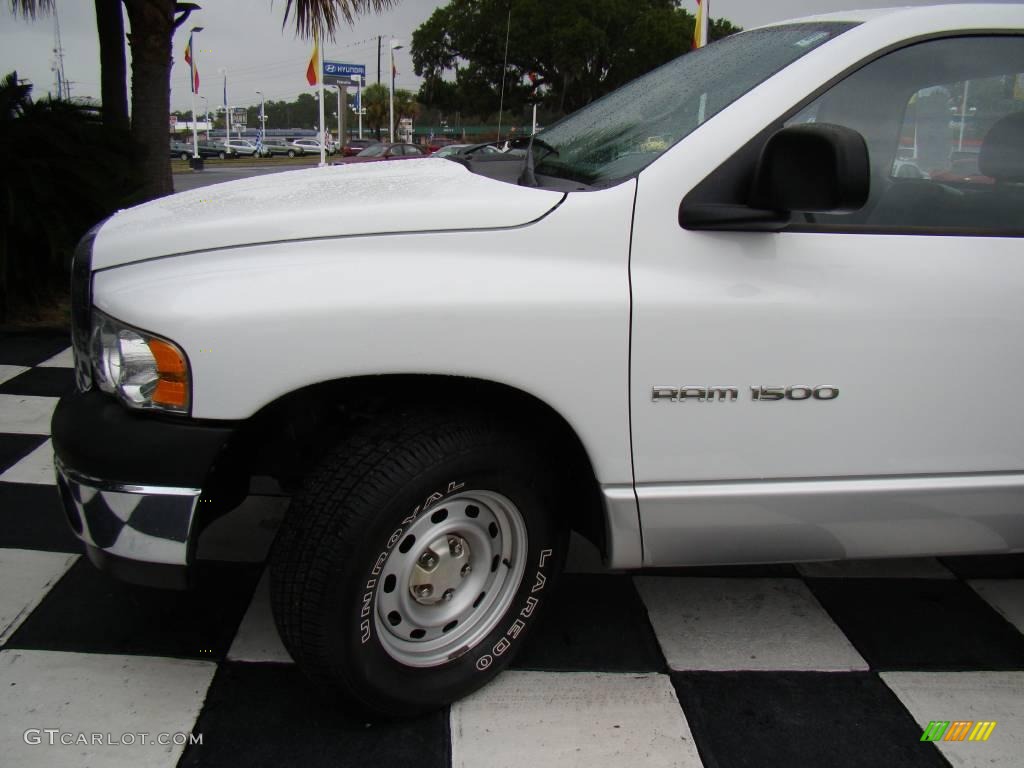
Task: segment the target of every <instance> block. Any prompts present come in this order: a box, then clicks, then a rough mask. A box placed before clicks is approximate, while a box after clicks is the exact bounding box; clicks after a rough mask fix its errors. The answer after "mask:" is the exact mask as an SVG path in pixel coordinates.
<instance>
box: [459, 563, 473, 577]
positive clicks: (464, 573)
mask: <svg viewBox="0 0 1024 768" xmlns="http://www.w3.org/2000/svg"><path fill="white" fill-rule="evenodd" d="M472 570H473V566H471V565H470V564H469V563H466V564H465V565H464V566H462V571H460V573H461V574H462V578H466V577H467V576H469V574H470V572H471V571H472Z"/></svg>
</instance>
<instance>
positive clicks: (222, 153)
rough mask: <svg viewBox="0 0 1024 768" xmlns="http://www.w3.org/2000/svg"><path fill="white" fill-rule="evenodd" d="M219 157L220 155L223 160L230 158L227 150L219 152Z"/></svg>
mask: <svg viewBox="0 0 1024 768" xmlns="http://www.w3.org/2000/svg"><path fill="white" fill-rule="evenodd" d="M217 157H219V158H220V159H221V160H227V159H228V155H227V153H226V152H218V153H217Z"/></svg>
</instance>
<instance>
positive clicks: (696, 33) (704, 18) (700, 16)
mask: <svg viewBox="0 0 1024 768" xmlns="http://www.w3.org/2000/svg"><path fill="white" fill-rule="evenodd" d="M710 5H711V0H697V22H696V23H695V24H694V25H693V48H694V50H696V49H697V48H703V47H704V46H705V45H707V44H708V19H710V14H711V9H710V8H709V7H708V6H710Z"/></svg>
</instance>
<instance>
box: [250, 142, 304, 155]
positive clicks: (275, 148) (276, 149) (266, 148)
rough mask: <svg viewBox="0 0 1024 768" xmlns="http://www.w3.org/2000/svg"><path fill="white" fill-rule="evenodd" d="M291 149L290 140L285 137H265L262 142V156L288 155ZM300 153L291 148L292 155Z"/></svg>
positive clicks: (260, 153)
mask: <svg viewBox="0 0 1024 768" xmlns="http://www.w3.org/2000/svg"><path fill="white" fill-rule="evenodd" d="M289 149H291V148H290V147H289V146H288V142H287V141H286V140H285V139H277V138H270V139H263V141H262V142H261V143H260V151H259V155H260V157H275V156H278V155H288V154H289ZM296 154H298V152H296V151H295V150H294V149H291V155H290V156H291V157H295V155H296Z"/></svg>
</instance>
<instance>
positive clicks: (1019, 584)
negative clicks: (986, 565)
mask: <svg viewBox="0 0 1024 768" xmlns="http://www.w3.org/2000/svg"><path fill="white" fill-rule="evenodd" d="M967 583H968V584H970V585H971V586H972V587H973V588H974V591H975V592H977V593H978V594H979V595H981V596H982V597H983V598H984V599H985V602H987V603H988V604H989V605H991V606H992V607H993V608H995V609H996V610H997V611H999V613H1001V614H1002V615H1003V617H1004V618H1005V619H1006V620H1007V621H1009V622H1010V623H1011V624H1013V625H1014V626H1015V627H1017V629H1019V630H1020V631H1021V632H1024V581H1021V580H1020V579H977V580H974V581H969V582H967Z"/></svg>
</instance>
